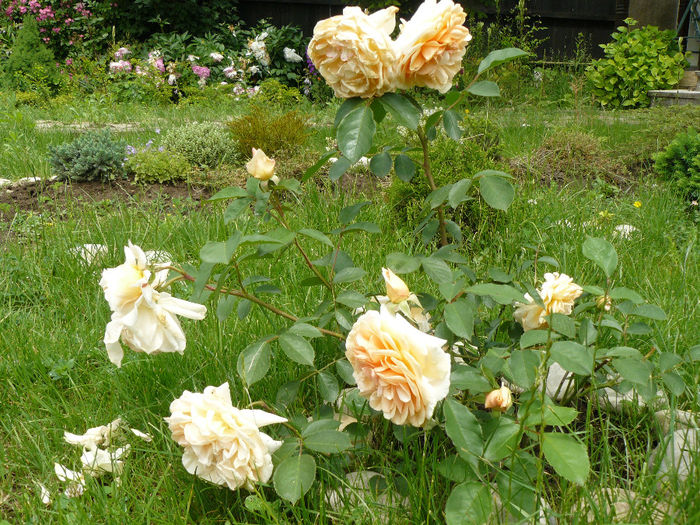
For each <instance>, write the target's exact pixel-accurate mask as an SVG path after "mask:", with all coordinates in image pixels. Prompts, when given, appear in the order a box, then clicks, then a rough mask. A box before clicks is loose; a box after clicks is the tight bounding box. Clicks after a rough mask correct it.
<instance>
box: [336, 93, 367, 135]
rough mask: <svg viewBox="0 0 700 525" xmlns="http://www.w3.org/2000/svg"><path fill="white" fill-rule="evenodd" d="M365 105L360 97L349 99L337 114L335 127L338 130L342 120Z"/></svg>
mask: <svg viewBox="0 0 700 525" xmlns="http://www.w3.org/2000/svg"><path fill="white" fill-rule="evenodd" d="M363 103H364V101H363V99H361V98H360V97H355V98H348V99H346V100H345V101H344V102H343V103H342V104H341V105H340V107H339V108H338V111H337V112H336V114H335V120H334V122H333V127H334V128H337V127H338V126H339V125H340V123H341V122H342V120H343V119H344V118H345V117H346V116H347V115H348V114H349V113H350V112H351V111H352V110H353V109H357V108H358V107H359V106H360V105H362V104H363Z"/></svg>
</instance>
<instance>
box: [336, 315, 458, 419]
mask: <svg viewBox="0 0 700 525" xmlns="http://www.w3.org/2000/svg"><path fill="white" fill-rule="evenodd" d="M445 342H446V341H444V340H443V339H439V338H437V337H434V336H432V335H429V334H426V333H423V332H421V331H420V330H418V329H416V328H414V327H413V326H412V325H411V324H409V323H408V321H406V320H405V319H404V318H403V317H401V316H400V315H393V314H392V313H391V312H390V311H389V310H388V309H387V308H385V307H382V308H381V310H380V311H379V312H377V311H370V312H367V313H366V314H364V315H362V316H361V317H360V318H359V319H358V320H357V321H356V322H355V324H354V325H353V327H352V330H350V333H349V334H348V337H347V340H346V343H345V347H346V352H345V357H347V359H348V361H349V362H350V364H351V365H352V368H353V377H354V378H355V380H356V381H357V386H358V388H359V390H360V394H361V395H362V396H363V397H365V398H367V399H368V400H369V406H371V407H372V408H374V409H375V410H379V411H381V412H383V413H384V417H385V418H386V419H388V420H391V421H392V422H393V423H394V424H396V425H405V424H411V425H413V426H421V425H424V424H425V423H426V422H427V421H428V420H429V419H430V417H431V416H432V415H433V411H434V410H435V405H437V402H438V401H440V400H441V399H444V398H445V396H446V395H447V392H448V390H449V387H450V357H449V355H447V353H445V351H444V350H443V349H442V346H443V345H444V344H445Z"/></svg>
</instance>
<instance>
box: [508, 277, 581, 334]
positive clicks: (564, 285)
mask: <svg viewBox="0 0 700 525" xmlns="http://www.w3.org/2000/svg"><path fill="white" fill-rule="evenodd" d="M537 293H539V295H540V297H541V298H542V303H543V304H544V308H543V307H542V306H540V305H538V304H537V303H535V301H534V299H533V298H532V297H531V296H530V295H529V294H525V299H527V301H528V302H527V303H516V304H515V307H516V308H515V312H514V313H513V317H515V320H516V321H518V322H519V323H520V324H521V325H522V326H523V330H525V331H528V330H533V329H536V328H542V327H544V326H547V319H546V317H547V316H548V315H549V314H553V313H558V314H564V315H569V314H571V312H572V310H573V308H574V302H575V301H576V299H577V298H578V297H579V296H580V295H581V294H582V293H583V288H581V287H580V286H579V285H578V284H576V283H574V280H573V279H572V278H571V277H569V276H568V275H566V274H563V273H561V274H560V273H556V272H555V273H546V274H544V282H543V283H542V286H541V288H540V289H539V290H537Z"/></svg>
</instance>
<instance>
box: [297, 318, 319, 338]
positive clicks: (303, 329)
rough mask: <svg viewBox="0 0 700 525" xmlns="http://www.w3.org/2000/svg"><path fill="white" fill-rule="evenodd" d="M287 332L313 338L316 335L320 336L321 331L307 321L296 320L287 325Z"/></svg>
mask: <svg viewBox="0 0 700 525" xmlns="http://www.w3.org/2000/svg"><path fill="white" fill-rule="evenodd" d="M289 332H290V333H292V334H295V335H298V336H300V337H308V338H309V339H314V338H316V337H321V336H322V335H323V334H321V331H320V330H319V329H318V328H316V327H315V326H312V325H310V324H308V323H300V322H297V323H295V324H293V325H292V326H290V327H289Z"/></svg>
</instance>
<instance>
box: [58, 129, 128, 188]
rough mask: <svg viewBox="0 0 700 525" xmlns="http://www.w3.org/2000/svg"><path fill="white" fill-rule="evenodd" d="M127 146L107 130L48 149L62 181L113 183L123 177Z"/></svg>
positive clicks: (85, 135)
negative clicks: (112, 181) (111, 181)
mask: <svg viewBox="0 0 700 525" xmlns="http://www.w3.org/2000/svg"><path fill="white" fill-rule="evenodd" d="M125 149H126V148H125V144H124V142H123V141H121V140H115V139H113V138H112V136H111V135H110V133H109V131H108V130H105V131H91V132H88V133H85V134H84V135H81V136H79V137H78V138H77V139H75V140H74V141H73V142H69V143H68V144H61V145H60V146H56V147H52V148H50V149H49V153H50V158H49V161H50V163H51V167H52V168H53V170H54V172H55V173H56V175H57V176H58V177H59V180H67V181H75V182H85V181H110V180H114V179H115V178H117V177H123V176H124V154H125Z"/></svg>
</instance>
